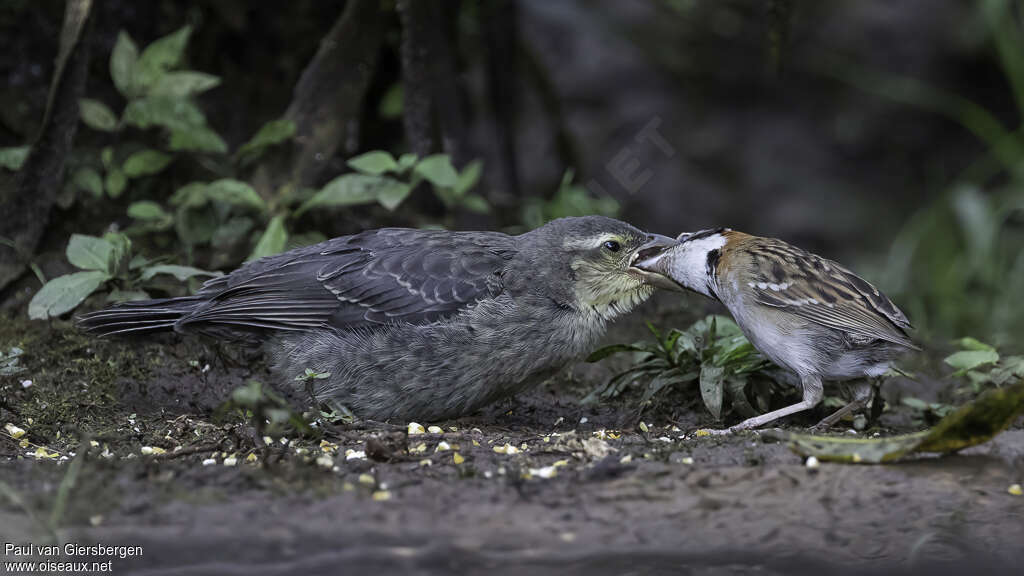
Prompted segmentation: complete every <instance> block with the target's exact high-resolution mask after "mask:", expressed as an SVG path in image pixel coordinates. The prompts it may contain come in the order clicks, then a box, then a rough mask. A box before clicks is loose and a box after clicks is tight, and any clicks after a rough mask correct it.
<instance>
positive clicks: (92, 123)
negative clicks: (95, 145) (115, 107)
mask: <svg viewBox="0 0 1024 576" xmlns="http://www.w3.org/2000/svg"><path fill="white" fill-rule="evenodd" d="M78 115H79V117H81V118H82V122H85V125H86V126H88V127H90V128H92V129H93V130H101V131H103V132H113V131H114V130H117V115H115V114H114V113H113V112H112V111H111V110H110V108H107V105H106V104H104V103H102V102H100V101H99V100H90V99H89V98H82V99H80V100H79V101H78Z"/></svg>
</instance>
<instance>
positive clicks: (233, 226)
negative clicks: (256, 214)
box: [210, 216, 253, 248]
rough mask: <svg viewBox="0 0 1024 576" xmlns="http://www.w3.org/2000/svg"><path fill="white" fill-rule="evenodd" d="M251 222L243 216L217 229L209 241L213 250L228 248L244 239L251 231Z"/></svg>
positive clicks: (250, 219)
mask: <svg viewBox="0 0 1024 576" xmlns="http://www.w3.org/2000/svg"><path fill="white" fill-rule="evenodd" d="M252 227H253V220H252V218H247V217H245V216H236V217H234V218H231V219H229V220H228V221H227V222H225V223H224V224H221V225H220V226H218V227H217V230H216V232H214V233H213V238H211V239H210V244H211V245H212V246H213V247H214V248H225V247H230V246H232V245H233V244H235V243H237V242H239V241H240V240H242V238H245V237H246V236H247V235H248V234H249V231H250V230H252Z"/></svg>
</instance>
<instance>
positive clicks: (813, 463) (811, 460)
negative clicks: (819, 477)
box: [804, 456, 821, 470]
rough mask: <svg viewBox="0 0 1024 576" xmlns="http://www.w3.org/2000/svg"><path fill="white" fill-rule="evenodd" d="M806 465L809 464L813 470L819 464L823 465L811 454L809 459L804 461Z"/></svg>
mask: <svg viewBox="0 0 1024 576" xmlns="http://www.w3.org/2000/svg"><path fill="white" fill-rule="evenodd" d="M804 466H807V467H808V468H810V469H811V470H814V469H816V468H818V466H821V462H818V459H817V458H815V457H814V456H810V457H808V458H807V461H806V462H804Z"/></svg>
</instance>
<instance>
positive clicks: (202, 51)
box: [0, 0, 1024, 350]
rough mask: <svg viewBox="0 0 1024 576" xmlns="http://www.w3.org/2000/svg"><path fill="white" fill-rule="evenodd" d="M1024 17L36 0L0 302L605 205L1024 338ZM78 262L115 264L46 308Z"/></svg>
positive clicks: (4, 62)
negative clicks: (842, 269)
mask: <svg viewBox="0 0 1024 576" xmlns="http://www.w3.org/2000/svg"><path fill="white" fill-rule="evenodd" d="M66 11H67V14H68V17H65V12H66ZM1022 13H1024V4H1022V3H1021V2H1019V1H1010V0H982V1H979V2H964V1H956V0H927V1H926V0H908V1H904V2H886V1H882V0H872V1H868V0H837V1H833V2H809V1H798V0H743V1H740V0H716V1H699V0H633V1H628V2H618V1H612V0H595V1H571V0H565V1H558V2H543V1H532V2H526V1H524V2H514V1H509V0H495V1H489V2H477V1H472V0H444V1H439V2H413V1H398V2H392V1H381V0H348V1H323V0H316V1H313V0H299V1H293V2H288V3H286V4H280V3H251V2H245V1H243V0H216V1H213V0H189V1H154V2H141V3H140V2H125V1H120V0H109V1H103V2H95V3H90V2H88V1H84V0H83V1H78V2H75V1H72V2H68V3H67V5H65V3H64V2H62V1H57V0H7V1H5V2H4V3H3V4H2V6H0V78H2V79H3V82H4V85H5V89H4V90H3V91H0V166H2V167H0V201H2V202H3V210H2V212H3V214H2V215H0V288H2V290H3V292H2V293H0V297H2V298H0V299H2V300H3V301H4V304H3V307H4V310H5V314H8V315H13V314H24V311H25V308H26V306H28V307H29V312H30V314H33V315H34V316H35V317H47V316H57V315H60V314H64V313H66V312H68V311H69V310H70V309H72V308H74V307H75V306H77V305H78V304H79V303H80V302H82V300H83V299H84V298H86V297H87V296H88V295H90V294H93V293H100V294H102V296H101V297H102V298H106V299H110V300H119V299H127V298H136V297H144V296H145V295H146V294H149V295H153V294H158V295H159V294H163V293H166V292H174V291H175V290H179V289H180V285H179V286H175V285H174V283H164V284H160V283H159V280H160V279H161V278H164V279H170V277H172V276H173V277H174V278H176V279H178V280H188V281H191V282H195V278H200V279H201V278H202V273H201V272H202V270H207V269H209V270H213V269H222V270H226V269H230V268H232V267H234V266H237V265H238V264H240V263H241V262H243V261H244V260H246V259H247V258H252V257H257V256H260V255H265V254H270V253H274V252H277V251H280V250H283V249H286V248H290V247H294V246H298V245H301V244H308V243H312V242H316V241H319V240H322V239H324V238H328V237H333V236H338V235H342V234H347V233H352V232H356V231H358V230H361V229H365V228H372V227H379V226H386V225H401V226H444V227H449V228H455V229H471V228H472V229H502V230H507V231H510V232H518V231H522V230H525V229H528V228H532V227H534V226H538V225H540V224H542V223H543V222H544V221H546V220H548V219H551V218H555V217H560V216H569V215H579V214H590V213H603V214H608V215H611V216H616V217H619V218H622V219H624V220H627V221H629V222H631V223H633V224H635V225H637V226H639V227H641V228H645V229H648V230H650V231H656V232H660V233H665V234H676V233H678V232H680V231H684V230H694V229H701V228H707V227H713V226H729V227H733V228H737V229H741V230H745V231H748V232H751V233H755V234H760V235H768V236H776V237H780V238H783V239H785V240H787V241H790V242H793V243H796V244H798V245H800V246H802V247H805V248H808V249H811V250H813V251H817V252H819V253H821V254H823V255H826V256H828V257H831V258H834V259H837V260H840V261H843V262H844V263H846V264H848V265H850V266H851V267H853V268H854V269H856V270H857V271H858V272H860V273H861V274H862V275H863V276H865V277H866V278H868V279H869V280H870V281H872V282H874V283H876V284H877V285H879V286H880V287H882V288H883V289H884V290H886V291H887V292H888V293H889V294H890V296H892V297H893V299H894V300H895V301H897V303H899V304H900V305H901V306H902V307H903V308H904V309H905V310H906V312H907V313H908V315H909V316H910V317H911V318H912V320H913V321H914V323H915V324H916V325H917V326H918V327H919V331H920V337H921V338H922V339H923V340H925V341H932V342H944V341H948V340H949V339H951V338H958V337H963V336H974V337H977V338H979V339H981V340H984V341H986V342H989V343H992V344H994V345H998V346H1002V347H1008V348H1009V349H1016V350H1019V349H1020V346H1019V344H1018V342H1020V341H1021V340H1020V336H1021V335H1022V332H1024V303H1022V302H1021V296H1022V295H1024V251H1022V250H1021V247H1022V246H1024V243H1022V239H1024V218H1022V215H1024V132H1022V130H1021V125H1022V124H1021V122H1022V114H1024V26H1022V16H1024V14H1022ZM76 23H77V25H76ZM33 143H36V144H35V146H34V147H32V144H33ZM72 234H82V235H89V236H93V237H97V238H99V237H103V236H104V234H107V236H106V237H105V240H104V241H105V242H106V244H105V246H108V247H109V249H108V248H106V247H103V246H100V249H101V251H104V252H103V259H104V261H103V263H102V264H96V265H92V266H93V267H92V268H89V266H90V264H88V263H87V262H86V261H87V260H88V258H83V257H82V256H81V255H79V256H73V255H72V254H71V252H72V251H71V250H70V249H69V250H68V259H65V249H66V247H67V246H68V243H69V238H70V237H71V235H72ZM108 252H109V253H108ZM173 267H177V268H173ZM101 268H102V270H101ZM76 270H77V272H76ZM154 270H155V271H154ZM90 271H91V272H92V276H88V273H89V272H90ZM68 273H74V274H86V276H88V278H87V277H86V276H82V275H79V276H78V277H77V279H78V281H77V283H75V284H74V285H73V286H60V287H58V288H60V290H59V293H58V294H56V295H55V296H52V298H51V300H49V301H45V302H40V301H38V300H36V301H34V302H35V304H36V309H34V310H33V308H32V306H29V301H30V299H31V298H32V297H33V296H34V295H36V294H37V293H38V292H39V288H40V284H41V283H42V282H44V281H52V280H53V279H54V278H55V277H61V275H67V274H68ZM67 284H69V285H70V284H71V282H70V281H69V282H67ZM52 292H58V291H57V289H54V290H52Z"/></svg>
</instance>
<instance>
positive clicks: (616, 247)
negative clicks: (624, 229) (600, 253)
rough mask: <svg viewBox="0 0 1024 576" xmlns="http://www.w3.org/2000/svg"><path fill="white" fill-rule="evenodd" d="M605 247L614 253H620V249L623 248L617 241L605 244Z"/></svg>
mask: <svg viewBox="0 0 1024 576" xmlns="http://www.w3.org/2000/svg"><path fill="white" fill-rule="evenodd" d="M604 247H605V248H606V249H608V250H611V251H612V252H618V251H619V248H622V245H621V244H619V243H618V242H616V241H615V240H609V241H607V242H605V243H604Z"/></svg>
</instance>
